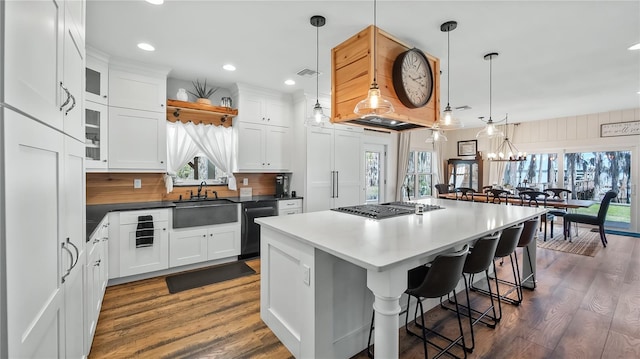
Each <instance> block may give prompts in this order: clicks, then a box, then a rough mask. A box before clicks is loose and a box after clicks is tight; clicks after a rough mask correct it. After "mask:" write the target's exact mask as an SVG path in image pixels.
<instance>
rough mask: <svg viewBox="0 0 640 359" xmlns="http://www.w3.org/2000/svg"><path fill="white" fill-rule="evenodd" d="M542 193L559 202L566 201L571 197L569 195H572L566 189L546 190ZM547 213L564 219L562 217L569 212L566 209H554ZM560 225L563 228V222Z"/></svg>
mask: <svg viewBox="0 0 640 359" xmlns="http://www.w3.org/2000/svg"><path fill="white" fill-rule="evenodd" d="M544 191H545V192H547V193H549V195H550V196H551V198H552V199H556V200H561V201H566V200H567V199H569V197H570V196H571V193H573V192H571V190H568V189H566V188H547V189H545V190H544ZM549 213H551V214H553V215H554V216H556V217H562V218H564V216H565V215H566V214H567V213H569V212H568V211H567V209H566V208H554V209H551V210H549ZM562 223H563V226H564V220H563V222H562Z"/></svg>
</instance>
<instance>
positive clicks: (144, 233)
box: [136, 215, 153, 248]
mask: <svg viewBox="0 0 640 359" xmlns="http://www.w3.org/2000/svg"><path fill="white" fill-rule="evenodd" d="M151 246H153V216H151V215H147V216H138V228H137V230H136V248H142V247H151Z"/></svg>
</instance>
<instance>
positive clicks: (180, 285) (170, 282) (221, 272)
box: [166, 262, 256, 294]
mask: <svg viewBox="0 0 640 359" xmlns="http://www.w3.org/2000/svg"><path fill="white" fill-rule="evenodd" d="M255 273H256V272H255V271H254V270H253V269H251V267H249V266H248V265H246V264H245V263H244V262H232V263H227V264H221V265H217V266H213V267H208V268H204V269H200V270H196V271H191V272H185V273H181V274H176V275H172V276H168V277H167V278H166V281H167V288H169V293H171V294H174V293H178V292H182V291H184V290H188V289H193V288H198V287H202V286H205V285H209V284H214V283H219V282H223V281H225V280H230V279H235V278H240V277H243V276H246V275H251V274H255Z"/></svg>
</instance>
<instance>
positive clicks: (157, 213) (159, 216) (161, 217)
mask: <svg viewBox="0 0 640 359" xmlns="http://www.w3.org/2000/svg"><path fill="white" fill-rule="evenodd" d="M147 215H150V216H153V221H154V222H157V221H168V220H169V209H168V208H162V209H150V210H142V211H127V212H120V224H134V223H135V224H137V223H138V216H147Z"/></svg>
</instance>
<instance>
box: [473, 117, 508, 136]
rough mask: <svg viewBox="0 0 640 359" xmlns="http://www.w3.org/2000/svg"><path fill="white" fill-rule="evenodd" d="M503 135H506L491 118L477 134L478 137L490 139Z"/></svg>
mask: <svg viewBox="0 0 640 359" xmlns="http://www.w3.org/2000/svg"><path fill="white" fill-rule="evenodd" d="M502 136H504V132H502V130H500V129H498V128H497V127H496V125H495V124H494V123H493V121H491V120H489V122H487V125H486V126H485V127H484V128H483V129H482V130H480V131H478V133H477V134H476V138H488V139H492V138H496V137H502Z"/></svg>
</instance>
